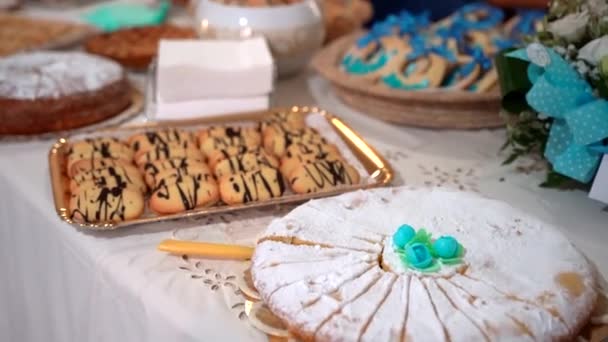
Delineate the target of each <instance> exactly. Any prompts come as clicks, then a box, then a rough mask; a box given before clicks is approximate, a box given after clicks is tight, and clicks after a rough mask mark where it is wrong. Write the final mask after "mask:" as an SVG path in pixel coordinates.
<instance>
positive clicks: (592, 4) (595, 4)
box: [585, 0, 608, 17]
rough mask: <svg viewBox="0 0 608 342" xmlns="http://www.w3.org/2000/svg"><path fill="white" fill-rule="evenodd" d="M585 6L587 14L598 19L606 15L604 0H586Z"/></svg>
mask: <svg viewBox="0 0 608 342" xmlns="http://www.w3.org/2000/svg"><path fill="white" fill-rule="evenodd" d="M585 5H586V10H587V11H588V12H589V13H593V14H594V15H596V16H598V17H603V16H605V15H606V14H608V2H606V0H587V1H586V2H585Z"/></svg>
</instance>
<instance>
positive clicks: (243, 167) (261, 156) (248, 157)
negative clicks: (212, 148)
mask: <svg viewBox="0 0 608 342" xmlns="http://www.w3.org/2000/svg"><path fill="white" fill-rule="evenodd" d="M262 166H268V167H273V168H277V167H279V162H278V161H277V160H276V159H275V158H274V157H272V156H269V155H268V154H267V153H265V152H263V151H260V152H258V153H252V152H248V153H244V154H239V155H236V156H232V157H229V158H227V159H224V160H221V161H220V162H218V163H217V164H215V168H214V169H213V174H214V175H215V176H216V177H217V178H221V177H223V176H227V175H232V174H235V173H241V172H247V171H252V170H255V169H259V168H260V167H262Z"/></svg>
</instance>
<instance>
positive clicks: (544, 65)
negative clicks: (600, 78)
mask: <svg viewBox="0 0 608 342" xmlns="http://www.w3.org/2000/svg"><path fill="white" fill-rule="evenodd" d="M507 56H509V57H513V58H519V59H522V60H525V61H528V62H530V65H529V67H528V78H529V79H530V82H531V83H532V88H531V89H530V90H529V91H528V93H527V94H526V101H527V102H528V104H529V105H530V106H531V107H532V108H533V109H534V110H535V111H537V112H539V113H543V114H545V115H548V116H550V117H552V118H553V123H552V125H551V130H550V132H549V139H548V140H547V145H546V147H545V153H544V154H545V157H546V158H547V159H548V160H549V161H550V162H551V164H552V165H553V169H554V170H555V171H556V172H558V173H560V174H562V175H565V176H567V177H570V178H573V179H575V180H577V181H580V182H583V183H588V182H589V181H591V179H592V178H593V176H594V175H595V171H596V170H597V167H598V165H599V162H600V159H601V157H602V154H603V153H606V152H608V151H606V150H607V148H606V147H605V146H604V144H603V143H602V142H603V140H604V139H606V138H608V101H606V100H604V99H602V98H598V97H596V96H595V95H594V93H593V88H592V87H591V85H589V83H587V81H586V80H585V79H583V78H582V77H581V76H580V75H579V73H578V72H577V71H576V70H574V68H573V67H572V66H571V65H570V64H569V63H568V62H566V61H565V60H564V59H563V58H562V57H561V56H560V55H558V54H557V53H556V52H555V51H554V50H553V49H551V48H547V47H544V46H542V45H540V44H538V43H535V44H531V45H530V46H528V48H526V49H520V50H515V51H513V52H510V53H509V54H507Z"/></svg>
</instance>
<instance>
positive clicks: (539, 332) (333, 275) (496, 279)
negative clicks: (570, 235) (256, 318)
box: [251, 187, 598, 342]
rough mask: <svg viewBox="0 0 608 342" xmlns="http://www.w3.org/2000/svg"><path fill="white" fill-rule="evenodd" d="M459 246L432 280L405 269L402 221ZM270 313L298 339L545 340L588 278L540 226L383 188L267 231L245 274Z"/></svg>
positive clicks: (474, 202)
mask: <svg viewBox="0 0 608 342" xmlns="http://www.w3.org/2000/svg"><path fill="white" fill-rule="evenodd" d="M404 223H407V224H409V225H412V226H415V227H424V228H426V230H427V231H428V232H430V233H432V234H433V236H434V237H439V236H446V235H448V236H453V237H456V238H457V239H458V241H459V242H460V243H461V244H462V246H464V248H465V252H464V255H463V256H462V261H461V263H460V264H456V265H444V266H442V267H441V269H440V270H438V271H437V272H423V271H419V270H417V269H415V268H410V267H407V266H405V264H404V263H403V262H402V261H401V259H400V258H399V256H398V255H396V252H395V250H394V247H393V245H392V239H391V237H392V235H393V233H394V232H395V230H396V229H397V228H398V227H399V226H401V225H402V224H404ZM251 271H252V277H253V282H254V285H255V287H256V288H257V290H258V291H259V293H260V295H261V297H262V299H263V301H264V302H265V303H266V304H267V305H268V307H269V308H270V309H271V310H272V312H273V313H274V314H275V315H277V316H278V317H279V318H280V319H281V320H283V321H284V322H285V324H286V325H287V326H288V327H289V330H290V331H291V332H292V333H293V334H295V335H296V336H298V337H299V338H301V339H303V340H306V341H310V340H320V341H359V340H360V341H374V342H376V341H399V340H407V341H412V340H413V341H533V340H536V341H556V340H568V339H570V338H572V337H574V336H577V334H578V333H579V331H580V330H581V328H582V327H583V325H585V324H586V323H587V321H588V320H589V316H590V314H591V312H592V310H593V308H594V306H595V304H596V301H597V298H598V294H597V292H596V291H597V290H596V285H597V284H596V279H595V277H594V273H593V270H592V268H591V266H590V265H589V264H588V262H587V261H586V259H585V258H584V256H583V255H582V254H581V253H580V252H579V251H578V250H577V249H576V248H575V247H574V246H573V245H572V244H571V243H570V241H569V240H568V239H567V238H566V237H564V236H563V235H562V234H561V233H560V232H558V231H557V230H556V229H554V228H553V227H551V226H550V225H548V224H546V223H544V222H541V221H539V220H537V219H535V218H533V217H531V216H529V215H527V214H525V213H523V212H521V211H519V210H516V209H514V208H512V207H510V206H508V205H506V204H504V203H501V202H497V201H493V200H489V199H485V198H482V197H480V196H478V195H475V194H471V193H464V192H452V191H444V190H429V189H411V188H405V187H403V188H392V189H391V188H385V189H376V190H370V191H359V192H354V193H349V194H345V195H341V196H338V197H333V198H327V199H320V200H313V201H311V202H308V203H306V204H304V205H302V206H300V207H298V208H296V209H295V210H293V211H292V212H291V213H289V214H288V215H287V216H285V217H283V218H281V219H277V220H275V221H273V222H272V224H271V225H270V226H269V228H268V229H267V230H266V231H265V232H264V233H263V234H262V236H261V238H260V240H259V243H258V246H257V248H256V251H255V254H254V257H253V265H252V269H251Z"/></svg>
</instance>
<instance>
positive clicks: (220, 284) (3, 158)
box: [0, 75, 608, 342]
mask: <svg viewBox="0 0 608 342" xmlns="http://www.w3.org/2000/svg"><path fill="white" fill-rule="evenodd" d="M275 99H276V105H281V106H283V105H293V104H317V105H319V106H321V107H323V108H326V109H328V110H330V111H332V112H334V113H335V114H338V115H339V116H341V117H342V118H344V119H345V120H346V121H347V122H348V123H349V124H351V125H352V126H353V127H354V128H355V129H356V130H358V131H359V132H360V133H362V135H363V136H364V137H365V138H366V139H368V140H369V141H370V142H371V143H372V144H373V145H374V146H375V147H377V148H378V149H379V150H380V152H382V153H383V154H384V155H385V156H387V158H388V159H389V160H390V162H391V163H392V165H393V166H394V168H395V169H396V170H397V173H398V176H397V179H396V181H395V184H410V185H420V186H450V187H455V188H459V189H462V190H467V191H475V192H479V193H482V194H485V195H487V196H490V197H494V198H498V199H502V200H504V201H507V202H509V203H511V204H512V205H514V206H516V207H519V208H522V209H524V210H526V211H529V212H531V213H534V214H536V215H537V216H539V217H541V218H542V219H544V220H546V221H549V222H552V223H555V224H556V225H557V226H558V227H559V228H560V229H562V230H563V231H564V233H565V234H567V235H568V236H569V237H570V238H571V239H572V241H573V242H574V243H575V244H576V245H577V246H578V247H579V248H580V249H581V250H582V251H583V252H585V253H586V255H587V256H588V257H589V258H590V259H591V260H592V261H594V262H595V263H596V264H597V265H598V267H599V269H600V271H601V272H602V273H603V274H604V275H608V263H607V262H606V261H607V260H608V249H606V246H608V212H607V210H606V209H605V208H604V206H603V205H602V204H600V203H598V202H595V201H593V200H590V199H588V198H587V196H586V194H585V193H584V192H582V191H558V190H550V189H542V188H539V187H538V184H539V183H540V182H541V181H542V178H543V171H542V170H539V167H538V165H537V163H535V162H534V161H533V160H525V161H520V162H518V163H516V164H515V165H513V166H501V162H502V160H504V158H505V156H504V155H500V154H499V149H500V146H501V145H502V143H503V142H504V131H503V130H495V131H476V132H461V131H460V132H459V131H430V130H422V129H412V128H405V127H398V126H392V125H389V124H386V123H383V122H380V121H377V120H374V119H371V118H369V117H367V116H365V115H363V114H361V113H357V112H355V111H353V110H351V109H349V108H347V107H345V106H344V105H342V104H341V103H340V102H339V101H338V100H337V99H336V98H335V97H334V96H333V95H332V94H331V91H330V89H329V87H328V85H327V83H326V82H324V81H323V80H322V79H320V78H319V77H318V76H311V75H302V76H301V77H298V78H295V79H291V80H286V81H282V82H281V83H280V84H279V88H278V91H277V94H276V97H275ZM50 144H51V142H50V141H33V142H21V143H6V142H0V194H1V195H2V196H1V197H0V269H1V270H2V271H3V274H4V276H3V279H2V281H0V307H1V308H2V309H1V310H0V341H43V340H44V341H62V342H63V341H166V340H170V341H195V340H196V341H247V340H252V341H258V340H259V341H263V340H266V337H265V336H264V335H262V334H261V333H259V332H258V331H256V330H255V329H253V328H251V327H250V326H249V325H248V323H247V320H246V317H245V315H244V298H243V297H242V295H241V294H240V293H239V291H238V285H237V284H238V279H239V277H240V276H241V274H242V271H243V270H244V269H245V268H246V267H247V264H246V263H240V262H228V261H213V260H203V259H192V258H180V257H176V256H169V255H165V254H163V253H160V252H157V251H156V250H155V247H156V245H157V244H158V242H160V241H161V240H163V239H166V238H169V237H171V236H177V237H178V238H184V239H199V240H205V241H216V242H226V243H240V244H253V242H254V240H255V236H256V234H257V233H258V232H259V231H261V230H262V229H264V227H265V225H266V224H267V223H268V222H269V221H270V220H271V219H272V218H273V217H275V216H278V215H281V214H283V212H276V211H272V210H270V211H269V210H266V211H255V212H249V213H246V214H243V215H238V216H235V215H227V216H218V217H212V218H205V219H200V220H197V221H196V220H190V221H176V222H169V223H163V224H155V225H146V226H140V227H136V228H132V229H125V230H123V231H116V232H106V233H90V232H83V231H78V230H76V229H75V228H73V227H71V226H69V225H67V224H65V223H63V222H61V221H60V220H59V219H58V218H57V216H56V214H55V211H54V207H53V200H52V196H51V188H50V184H49V174H48V164H47V153H48V149H49V147H50ZM287 209H288V208H287ZM287 209H286V210H287ZM476 210H483V208H478V209H476Z"/></svg>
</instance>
